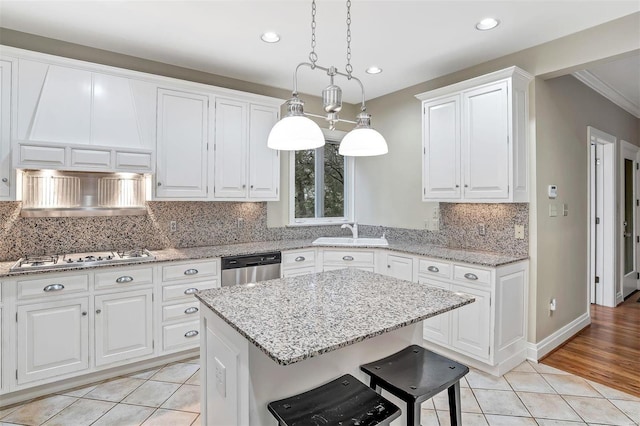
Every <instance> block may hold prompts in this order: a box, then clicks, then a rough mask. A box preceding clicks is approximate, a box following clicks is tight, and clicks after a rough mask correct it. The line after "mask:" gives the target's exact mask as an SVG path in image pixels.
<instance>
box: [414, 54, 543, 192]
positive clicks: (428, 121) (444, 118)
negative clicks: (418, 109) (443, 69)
mask: <svg viewBox="0 0 640 426" xmlns="http://www.w3.org/2000/svg"><path fill="white" fill-rule="evenodd" d="M531 79H532V77H531V76H530V75H529V74H527V73H526V72H524V71H523V70H521V69H519V68H517V67H511V68H507V69H505V70H502V71H497V72H494V73H491V74H487V75H484V76H481V77H477V78H474V79H471V80H467V81H463V82H461V83H457V84H454V85H451V86H447V87H443V88H440V89H437V90H433V91H430V92H426V93H422V94H419V95H417V96H416V97H417V98H418V99H420V100H422V112H423V129H422V144H423V150H422V154H423V161H422V165H423V169H422V170H423V176H422V177H423V179H422V181H423V191H422V199H423V201H462V202H528V201H529V183H528V176H529V172H528V170H529V164H528V162H529V156H528V149H529V148H528V141H527V127H528V110H527V102H528V100H527V99H528V93H527V92H528V85H529V82H530V81H531Z"/></svg>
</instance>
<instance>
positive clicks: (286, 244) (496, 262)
mask: <svg viewBox="0 0 640 426" xmlns="http://www.w3.org/2000/svg"><path fill="white" fill-rule="evenodd" d="M312 243H313V240H310V239H307V240H277V241H260V242H254V243H240V244H226V245H216V246H205V247H189V248H171V249H164V250H152V253H153V255H155V256H156V259H155V261H151V262H149V261H147V262H140V263H153V262H174V261H180V260H195V259H206V258H213V257H224V256H240V255H245V254H254V253H264V252H269V251H284V250H295V249H303V248H316V247H318V248H339V249H343V250H350V249H363V248H370V249H373V248H378V249H380V248H381V249H386V250H391V251H395V252H398V253H404V254H409V255H418V256H426V257H432V258H436V259H442V260H450V261H454V262H463V263H469V264H473V265H480V266H489V267H497V266H501V265H507V264H510V263H515V262H519V261H522V260H526V259H528V256H510V255H504V254H499V253H491V252H483V251H473V250H464V249H453V248H447V247H442V246H436V245H432V244H419V243H413V242H404V241H389V245H388V246H386V247H384V246H383V247H380V246H357V247H352V246H314V245H313V244H312ZM16 260H17V259H16ZM16 260H14V261H10V262H0V278H3V277H14V276H22V275H32V274H42V273H49V272H68V271H72V270H79V269H78V268H56V269H52V270H32V271H19V272H10V271H9V269H10V268H11V267H12V266H13V265H14V264H15V263H16ZM136 264H139V263H136V262H129V263H126V264H122V263H120V264H108V265H104V264H102V265H96V266H89V267H85V268H82V269H94V268H112V267H123V266H126V265H136Z"/></svg>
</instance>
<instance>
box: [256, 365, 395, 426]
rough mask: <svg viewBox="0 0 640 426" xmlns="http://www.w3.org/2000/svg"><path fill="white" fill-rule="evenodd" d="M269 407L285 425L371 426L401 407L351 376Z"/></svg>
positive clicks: (384, 421) (348, 375) (384, 419)
mask: <svg viewBox="0 0 640 426" xmlns="http://www.w3.org/2000/svg"><path fill="white" fill-rule="evenodd" d="M267 408H268V409H269V411H270V412H271V414H273V416H274V417H275V418H276V419H277V420H278V423H279V424H280V425H282V426H294V425H295V426H303V425H342V426H347V425H353V426H369V425H377V424H388V423H390V422H391V421H392V420H394V419H396V418H397V417H398V416H400V408H398V407H397V406H396V405H395V404H393V403H391V402H390V401H388V400H387V399H385V398H383V397H382V396H381V395H379V394H378V393H376V392H375V391H374V390H373V389H371V388H369V387H367V386H366V385H365V384H364V383H362V382H361V381H360V380H358V379H356V378H355V377H353V376H352V375H350V374H345V375H344V376H342V377H339V378H337V379H335V380H332V381H330V382H329V383H327V384H324V385H322V386H319V387H317V388H315V389H311V390H310V391H307V392H304V393H301V394H299V395H294V396H292V397H289V398H286V399H281V400H279V401H273V402H270V403H269V404H268V405H267Z"/></svg>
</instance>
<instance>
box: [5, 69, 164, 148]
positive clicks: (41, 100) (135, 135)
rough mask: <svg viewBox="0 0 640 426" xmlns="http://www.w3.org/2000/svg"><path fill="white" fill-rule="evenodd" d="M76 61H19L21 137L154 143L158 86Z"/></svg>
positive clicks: (132, 145)
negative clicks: (94, 68)
mask: <svg viewBox="0 0 640 426" xmlns="http://www.w3.org/2000/svg"><path fill="white" fill-rule="evenodd" d="M70 62H71V61H68V60H58V59H50V58H49V59H48V60H47V61H44V60H29V59H24V58H21V59H20V60H19V76H18V94H19V102H18V131H17V139H18V140H21V141H31V142H34V141H40V142H58V143H69V144H80V145H102V146H107V147H127V148H140V149H144V148H146V149H149V148H152V147H153V145H154V141H155V130H154V129H155V103H156V93H155V90H156V86H155V85H154V84H152V83H149V82H145V81H142V80H137V79H133V78H128V77H125V76H120V75H114V74H111V73H106V72H105V73H102V72H94V71H93V70H91V69H90V68H89V67H87V68H83V67H82V65H80V66H77V65H75V64H74V65H71V64H70Z"/></svg>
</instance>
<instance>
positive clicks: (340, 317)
mask: <svg viewBox="0 0 640 426" xmlns="http://www.w3.org/2000/svg"><path fill="white" fill-rule="evenodd" d="M196 297H197V298H198V299H200V301H201V302H202V303H204V304H205V305H206V306H208V307H209V308H210V309H211V310H212V311H213V312H214V313H216V314H217V315H218V316H219V317H220V318H222V319H223V320H224V321H225V322H227V323H228V324H229V325H230V326H231V327H233V328H234V329H235V330H237V331H238V332H239V333H240V334H241V335H242V336H244V337H245V338H247V339H248V340H249V341H250V342H251V343H253V344H254V345H256V346H257V347H258V348H260V350H262V352H264V353H265V354H266V355H267V356H268V357H269V358H271V359H272V360H274V361H275V362H276V363H278V364H280V365H288V364H293V363H295V362H298V361H302V360H304V359H307V358H311V357H313V356H317V355H320V354H323V353H326V352H330V351H333V350H336V349H340V348H343V347H345V346H348V345H351V344H354V343H357V342H361V341H363V340H366V339H369V338H371V337H375V336H378V335H380V334H383V333H386V332H389V331H392V330H396V329H398V328H401V327H404V326H407V325H409V324H414V323H416V322H419V321H422V320H424V319H426V318H429V317H432V316H434V315H438V314H441V313H443V312H447V311H450V310H452V309H455V308H458V307H460V306H464V305H466V304H469V303H472V302H473V301H474V300H475V299H473V298H472V297H470V296H468V295H462V294H457V293H452V292H450V291H447V290H442V289H437V288H432V287H428V286H426V285H420V284H416V283H412V282H409V281H403V280H398V279H395V278H391V277H386V276H383V275H380V274H374V273H373V272H367V271H360V270H356V269H341V270H337V271H329V272H322V273H317V274H310V275H303V276H298V277H289V278H281V279H276V280H270V281H264V282H258V283H254V284H245V285H236V286H231V287H223V288H220V289H211V290H203V291H200V292H199V293H197V294H196ZM372 312H373V313H375V314H373V315H372Z"/></svg>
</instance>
